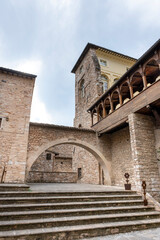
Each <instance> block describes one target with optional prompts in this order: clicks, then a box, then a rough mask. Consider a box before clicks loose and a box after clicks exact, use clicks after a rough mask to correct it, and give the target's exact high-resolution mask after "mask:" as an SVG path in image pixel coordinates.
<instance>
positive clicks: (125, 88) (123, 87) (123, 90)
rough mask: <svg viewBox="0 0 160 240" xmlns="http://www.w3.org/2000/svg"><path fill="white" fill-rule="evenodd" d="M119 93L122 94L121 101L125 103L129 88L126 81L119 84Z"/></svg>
mask: <svg viewBox="0 0 160 240" xmlns="http://www.w3.org/2000/svg"><path fill="white" fill-rule="evenodd" d="M120 89H121V95H122V103H125V102H127V101H129V100H130V98H131V96H130V90H129V85H128V82H124V83H123V84H122V85H121V88H120Z"/></svg>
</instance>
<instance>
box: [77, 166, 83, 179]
mask: <svg viewBox="0 0 160 240" xmlns="http://www.w3.org/2000/svg"><path fill="white" fill-rule="evenodd" d="M81 177H82V168H78V179H80V178H81Z"/></svg>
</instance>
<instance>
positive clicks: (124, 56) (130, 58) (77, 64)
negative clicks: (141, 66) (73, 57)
mask: <svg viewBox="0 0 160 240" xmlns="http://www.w3.org/2000/svg"><path fill="white" fill-rule="evenodd" d="M90 48H92V49H99V50H102V51H104V52H108V53H110V54H112V55H116V56H119V57H122V58H125V59H128V60H131V61H137V59H136V58H133V57H129V56H127V55H124V54H122V53H118V52H115V51H112V50H110V49H107V48H104V47H100V46H98V45H95V44H92V43H88V44H87V45H86V47H85V48H84V50H83V52H82V53H81V55H80V57H79V58H78V60H77V62H76V64H75V65H74V67H73V69H72V71H71V72H72V73H75V71H76V70H77V68H78V66H79V65H80V64H81V62H82V60H83V58H84V56H85V55H86V54H87V52H88V51H89V49H90Z"/></svg>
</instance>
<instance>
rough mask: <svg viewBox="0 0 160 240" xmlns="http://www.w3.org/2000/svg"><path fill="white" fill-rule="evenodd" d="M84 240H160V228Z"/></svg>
mask: <svg viewBox="0 0 160 240" xmlns="http://www.w3.org/2000/svg"><path fill="white" fill-rule="evenodd" d="M83 240H160V228H155V229H149V230H144V231H135V232H130V233H120V234H116V235H109V236H105V237H95V238H87V239H83Z"/></svg>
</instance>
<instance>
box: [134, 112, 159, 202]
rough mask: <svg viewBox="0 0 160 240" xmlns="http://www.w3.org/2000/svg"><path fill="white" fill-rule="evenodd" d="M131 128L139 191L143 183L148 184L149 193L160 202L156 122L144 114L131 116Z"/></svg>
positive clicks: (136, 180)
mask: <svg viewBox="0 0 160 240" xmlns="http://www.w3.org/2000/svg"><path fill="white" fill-rule="evenodd" d="M129 128H130V138H131V149H132V161H133V162H134V171H135V177H134V179H135V182H136V188H137V190H141V189H142V187H141V184H142V181H143V180H145V181H146V183H147V191H148V192H149V193H150V194H151V195H152V196H153V197H155V198H156V199H157V200H160V175H159V171H158V162H157V155H156V149H155V146H156V142H155V134H154V128H155V127H154V120H153V118H152V117H150V116H146V115H142V114H137V113H136V114H131V115H129Z"/></svg>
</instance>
